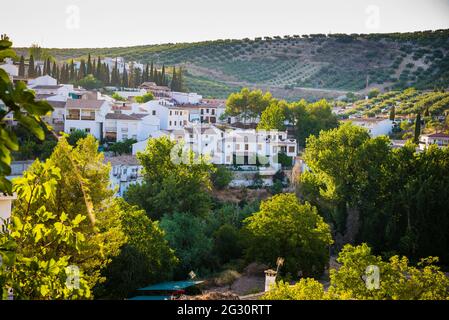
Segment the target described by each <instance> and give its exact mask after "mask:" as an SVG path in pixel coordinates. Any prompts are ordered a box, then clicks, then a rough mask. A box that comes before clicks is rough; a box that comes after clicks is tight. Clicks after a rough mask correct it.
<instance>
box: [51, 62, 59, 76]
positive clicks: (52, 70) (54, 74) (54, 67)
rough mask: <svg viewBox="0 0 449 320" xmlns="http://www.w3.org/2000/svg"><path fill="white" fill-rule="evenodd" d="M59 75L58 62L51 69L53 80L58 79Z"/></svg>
mask: <svg viewBox="0 0 449 320" xmlns="http://www.w3.org/2000/svg"><path fill="white" fill-rule="evenodd" d="M57 73H58V71H57V66H56V61H53V67H52V69H51V76H52V77H53V78H56V79H58V74H57Z"/></svg>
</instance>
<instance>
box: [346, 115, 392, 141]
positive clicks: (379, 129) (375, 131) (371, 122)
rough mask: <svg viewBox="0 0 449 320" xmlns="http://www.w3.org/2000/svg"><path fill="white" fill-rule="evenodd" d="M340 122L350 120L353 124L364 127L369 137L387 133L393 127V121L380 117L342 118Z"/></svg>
mask: <svg viewBox="0 0 449 320" xmlns="http://www.w3.org/2000/svg"><path fill="white" fill-rule="evenodd" d="M342 122H351V123H352V124H353V125H356V126H359V127H362V128H365V129H366V130H368V133H369V134H370V136H371V137H378V136H380V135H386V136H387V135H389V134H390V133H391V131H392V129H393V121H391V120H390V119H382V118H359V119H349V120H342Z"/></svg>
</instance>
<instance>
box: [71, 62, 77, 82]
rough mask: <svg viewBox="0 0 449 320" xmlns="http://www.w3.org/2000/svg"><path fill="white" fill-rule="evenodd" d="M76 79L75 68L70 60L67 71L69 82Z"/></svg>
mask: <svg viewBox="0 0 449 320" xmlns="http://www.w3.org/2000/svg"><path fill="white" fill-rule="evenodd" d="M75 80H76V70H75V62H74V61H73V59H72V61H71V62H70V72H69V82H74V81H75Z"/></svg>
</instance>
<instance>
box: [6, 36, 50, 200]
mask: <svg viewBox="0 0 449 320" xmlns="http://www.w3.org/2000/svg"><path fill="white" fill-rule="evenodd" d="M11 47H12V42H11V41H9V38H8V37H7V36H6V35H2V36H1V38H0V62H2V61H3V60H4V59H5V58H8V57H9V58H15V57H16V55H15V52H14V50H12V49H11ZM0 101H3V105H4V107H2V108H0V191H3V192H7V193H10V192H11V188H12V185H11V182H10V181H9V180H8V179H6V177H5V176H7V175H9V174H10V173H11V167H10V164H11V152H12V151H18V150H19V144H18V140H17V137H16V135H15V134H14V132H13V131H12V128H11V127H10V126H8V125H7V123H6V122H5V118H6V117H8V116H12V117H11V118H13V119H14V120H15V121H17V122H18V123H19V124H20V125H22V126H24V127H25V128H26V129H28V130H29V131H30V132H31V133H33V134H34V135H35V136H36V137H37V138H38V139H40V140H43V139H44V138H45V132H44V129H43V128H45V127H47V125H46V124H45V123H44V122H43V121H42V119H41V116H44V115H46V114H47V113H48V112H50V111H53V108H52V107H51V106H50V105H49V104H48V103H47V102H46V101H36V100H35V97H34V94H33V92H32V91H30V90H28V89H27V87H26V85H25V83H23V82H21V81H19V82H17V83H13V82H12V81H11V80H10V78H9V76H8V75H7V74H6V72H5V71H4V70H3V69H0Z"/></svg>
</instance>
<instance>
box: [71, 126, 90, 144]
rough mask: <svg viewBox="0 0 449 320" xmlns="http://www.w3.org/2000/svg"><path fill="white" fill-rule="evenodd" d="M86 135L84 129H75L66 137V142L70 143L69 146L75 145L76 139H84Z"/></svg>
mask: <svg viewBox="0 0 449 320" xmlns="http://www.w3.org/2000/svg"><path fill="white" fill-rule="evenodd" d="M86 137H87V133H86V131H84V130H80V129H77V130H75V131H72V132H71V133H70V134H69V136H68V138H67V142H68V143H69V144H70V145H71V146H76V144H77V142H78V140H80V139H84V138H86Z"/></svg>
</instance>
